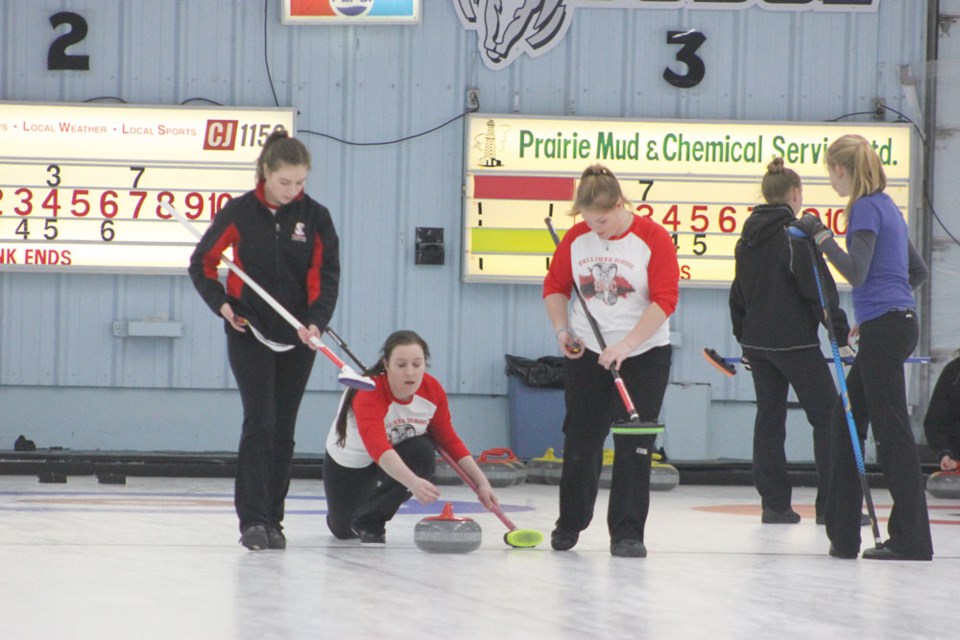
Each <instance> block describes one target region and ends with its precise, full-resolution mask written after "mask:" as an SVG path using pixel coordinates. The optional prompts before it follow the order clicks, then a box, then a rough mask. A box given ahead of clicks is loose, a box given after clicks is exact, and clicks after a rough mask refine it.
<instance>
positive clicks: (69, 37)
mask: <svg viewBox="0 0 960 640" xmlns="http://www.w3.org/2000/svg"><path fill="white" fill-rule="evenodd" d="M50 24H51V25H52V26H53V28H54V29H56V28H57V27H59V26H60V25H62V24H66V25H70V30H69V31H67V32H66V33H65V34H63V35H62V36H60V37H59V38H57V39H56V40H54V41H53V43H52V44H51V45H50V50H49V51H48V52H47V69H48V70H50V71H61V70H63V69H70V70H74V71H89V70H90V56H78V55H70V54H68V53H67V49H68V48H70V47H71V46H73V45H75V44H77V43H78V42H80V41H82V40H83V39H84V38H86V37H87V21H86V20H85V19H84V18H83V16H81V15H80V14H77V13H73V12H72V11H61V12H60V13H56V14H54V15H52V16H50Z"/></svg>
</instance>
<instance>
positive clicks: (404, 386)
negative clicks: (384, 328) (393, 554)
mask: <svg viewBox="0 0 960 640" xmlns="http://www.w3.org/2000/svg"><path fill="white" fill-rule="evenodd" d="M429 359H430V349H429V347H428V346H427V343H426V342H425V341H424V340H423V338H421V337H420V336H419V335H417V334H416V333H414V332H413V331H396V332H394V333H393V334H391V335H390V336H389V337H388V338H387V341H386V342H385V343H384V345H383V348H382V350H381V359H380V360H379V361H378V362H377V364H376V365H375V366H374V367H373V368H371V369H368V370H367V371H366V372H364V373H365V375H368V376H370V377H371V378H373V380H374V382H376V385H377V387H376V389H374V390H372V391H357V390H356V389H348V390H347V391H345V392H344V394H343V398H342V399H341V401H340V408H339V409H338V411H337V418H336V420H335V421H334V423H333V426H332V427H331V429H330V433H329V435H328V436H327V445H326V447H327V454H326V459H325V460H324V463H323V486H324V490H325V493H326V498H327V526H328V527H329V528H330V531H331V532H332V533H333V535H334V536H336V537H337V538H340V539H341V540H345V539H349V538H357V537H359V538H360V542H379V543H382V542H385V540H386V533H385V526H386V523H387V521H388V520H390V519H391V518H393V516H394V514H395V513H396V512H397V510H398V509H399V508H400V505H402V504H403V503H404V502H406V501H407V500H408V499H409V498H410V496H411V495H412V496H413V497H415V498H416V499H417V500H419V501H420V502H422V503H423V504H430V503H432V502H434V501H435V500H437V498H439V497H440V491H439V490H438V489H437V487H436V486H434V484H433V483H432V482H430V481H429V480H428V478H430V477H431V476H432V475H433V471H434V467H435V465H436V453H435V452H434V444H436V446H438V447H440V448H442V449H443V450H444V451H446V452H447V453H449V454H450V455H451V456H452V457H453V459H454V460H457V461H458V462H459V463H460V466H461V467H463V469H464V471H466V473H467V475H469V476H470V478H471V479H473V481H474V482H476V484H477V487H478V489H479V491H478V494H479V498H480V502H482V503H483V505H484V506H485V507H487V508H490V507H491V506H493V505H494V504H496V503H497V498H496V496H495V495H494V494H493V491H492V490H491V488H490V482H489V481H488V480H487V477H486V476H485V475H484V474H483V471H481V470H480V467H479V466H478V465H477V463H476V461H475V460H474V459H473V458H472V457H471V455H470V451H469V450H468V449H467V447H466V446H465V445H464V444H463V442H462V441H461V440H460V437H459V436H458V435H457V432H456V431H454V429H453V424H452V423H451V421H450V408H449V406H448V404H447V394H446V391H444V389H443V386H442V385H441V384H440V382H439V381H437V379H436V378H434V377H433V376H431V375H430V374H429V373H427V372H426V369H427V363H428V361H429Z"/></svg>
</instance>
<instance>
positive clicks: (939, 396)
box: [923, 358, 960, 464]
mask: <svg viewBox="0 0 960 640" xmlns="http://www.w3.org/2000/svg"><path fill="white" fill-rule="evenodd" d="M923 430H924V432H925V433H926V435H927V446H929V447H930V449H932V450H933V451H935V452H936V454H937V463H938V464H939V462H940V458H942V457H943V456H945V455H949V456H950V457H951V458H953V459H954V460H956V459H957V456H958V455H960V358H957V359H954V360H951V361H950V362H949V363H948V364H947V366H946V367H944V368H943V371H941V372H940V377H939V378H937V384H936V386H935V387H934V388H933V395H931V396H930V405H929V406H928V407H927V415H926V416H925V417H924V418H923Z"/></svg>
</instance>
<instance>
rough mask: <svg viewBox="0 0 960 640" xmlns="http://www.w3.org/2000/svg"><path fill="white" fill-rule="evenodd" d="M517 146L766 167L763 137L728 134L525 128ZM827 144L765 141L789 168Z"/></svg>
mask: <svg viewBox="0 0 960 640" xmlns="http://www.w3.org/2000/svg"><path fill="white" fill-rule="evenodd" d="M519 145H520V149H519V153H520V157H521V158H534V159H551V160H648V161H652V162H658V161H664V162H766V160H767V159H768V157H767V153H766V149H765V140H764V138H763V136H762V135H758V136H757V137H756V138H754V139H752V140H748V141H742V140H734V139H732V137H731V136H729V135H727V136H724V138H723V139H722V140H700V139H693V140H691V139H690V138H689V137H685V136H684V135H683V134H682V133H668V134H666V135H664V136H663V139H662V140H641V138H640V133H639V132H637V133H634V134H633V137H632V138H618V137H615V136H614V133H613V132H612V131H600V132H598V133H597V139H596V142H595V143H594V142H592V141H591V140H589V139H587V138H581V137H580V136H579V135H578V134H577V133H576V132H574V133H572V134H570V135H564V134H563V132H559V131H558V132H557V135H556V136H553V137H549V138H539V137H537V136H536V134H534V133H533V132H532V131H530V130H529V129H521V130H520V139H519ZM829 145H830V139H829V138H827V137H824V138H823V140H822V141H820V142H816V143H814V142H791V141H789V140H788V139H787V138H786V137H785V136H781V135H776V136H773V139H772V140H771V141H770V149H771V155H775V156H781V157H783V159H784V160H786V161H787V162H789V163H792V164H820V163H821V162H822V161H823V158H824V157H825V156H826V153H827V147H828V146H829ZM872 145H873V148H874V149H875V150H876V152H877V154H878V155H879V156H880V160H881V162H883V164H884V165H890V164H896V160H893V139H892V138H887V140H886V141H885V142H884V143H883V144H880V143H879V142H878V141H876V140H873V141H872Z"/></svg>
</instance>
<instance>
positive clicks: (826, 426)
mask: <svg viewBox="0 0 960 640" xmlns="http://www.w3.org/2000/svg"><path fill="white" fill-rule="evenodd" d="M761 189H762V192H763V197H764V199H765V200H766V201H767V204H763V205H759V206H757V207H755V208H754V210H753V213H752V214H751V215H750V217H749V218H747V221H746V222H745V223H744V225H743V232H742V233H741V236H740V240H739V241H738V242H737V247H736V275H735V277H734V280H733V285H732V286H731V287H730V319H731V320H732V321H733V335H734V336H736V338H737V342H739V343H740V347H741V349H742V351H743V356H744V361H745V363H749V364H748V368H749V369H750V370H751V371H752V373H753V385H754V389H755V390H756V396H757V417H756V420H755V421H754V427H753V480H754V485H755V486H756V488H757V492H758V493H759V494H760V500H761V506H762V507H763V512H762V516H761V521H762V522H764V523H770V524H793V523H797V522H800V515H799V514H798V513H796V512H795V511H794V510H793V508H792V507H791V502H790V500H791V493H792V492H791V487H790V482H789V479H788V477H787V458H786V454H785V452H784V446H783V445H784V441H785V439H786V420H787V394H788V392H789V387H791V386H792V387H793V390H794V391H795V392H796V394H797V399H798V400H799V401H800V404H801V405H802V406H803V410H804V411H805V412H806V414H807V420H808V421H809V422H810V425H811V426H812V427H813V450H814V462H815V463H816V467H817V498H816V517H817V522H818V524H820V523H822V522H823V517H824V508H825V504H826V498H827V477H828V472H829V456H830V414H831V411H832V410H833V406H834V403H835V402H836V401H837V390H836V386H835V385H834V382H833V378H832V376H831V375H830V368H829V366H828V364H827V362H826V360H825V359H824V357H823V353H822V352H821V350H820V338H819V335H818V330H819V323H820V322H821V320H822V319H823V311H822V308H821V304H820V296H819V294H818V291H817V282H816V279H815V277H814V271H813V260H817V266H818V268H819V270H820V276H821V280H822V284H823V294H824V298H825V299H826V300H827V304H828V305H829V306H830V315H831V318H832V320H833V323H834V330H835V335H836V336H837V341H838V343H839V346H840V347H842V348H843V349H842V350H843V351H849V349H848V348H847V334H848V333H849V331H850V328H849V325H848V324H847V317H846V314H845V313H844V312H843V310H841V309H840V308H839V306H838V302H839V298H838V296H837V287H836V284H835V283H834V281H833V277H832V276H831V275H830V272H829V271H828V270H827V266H826V263H825V262H824V260H823V258H822V257H821V256H820V254H819V252H814V251H811V250H810V246H809V244H810V243H809V241H807V240H806V239H804V238H800V239H798V238H795V237H793V236H791V235H790V234H789V233H787V227H788V226H789V225H790V224H791V223H792V222H793V221H794V220H795V218H796V216H797V214H798V213H799V212H800V210H801V207H802V202H803V188H802V185H801V183H800V176H798V175H797V173H796V172H795V171H793V170H792V169H788V168H787V167H785V166H784V165H783V158H774V159H773V161H772V162H771V163H770V164H769V165H768V167H767V173H766V175H764V177H763V182H762V187H761Z"/></svg>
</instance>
